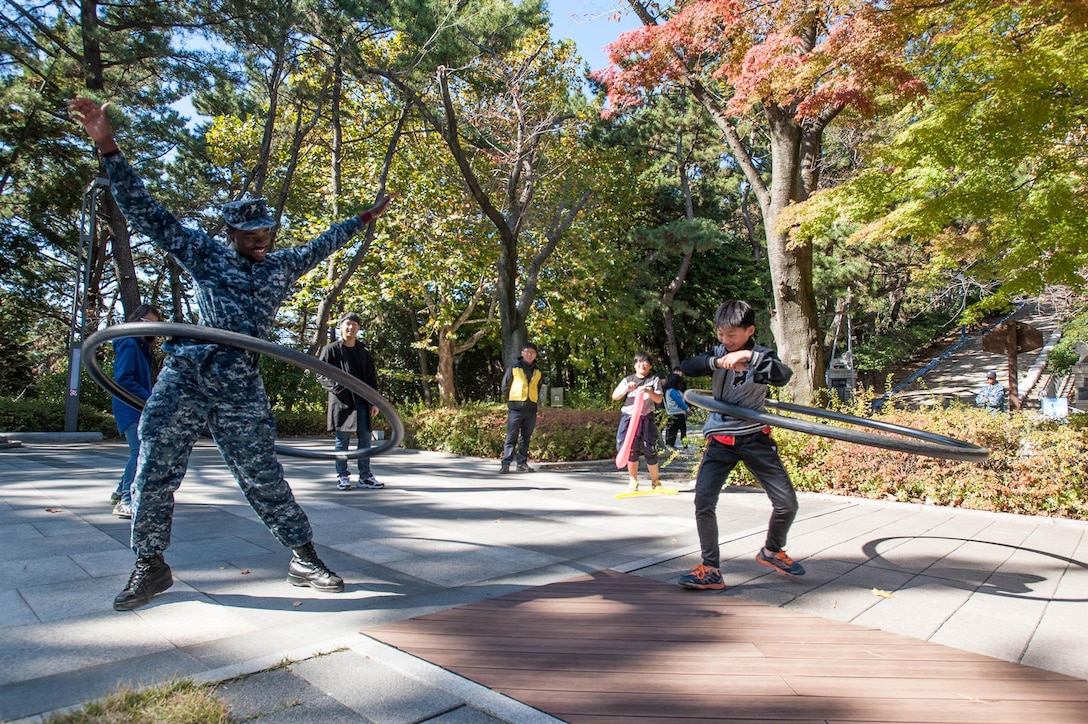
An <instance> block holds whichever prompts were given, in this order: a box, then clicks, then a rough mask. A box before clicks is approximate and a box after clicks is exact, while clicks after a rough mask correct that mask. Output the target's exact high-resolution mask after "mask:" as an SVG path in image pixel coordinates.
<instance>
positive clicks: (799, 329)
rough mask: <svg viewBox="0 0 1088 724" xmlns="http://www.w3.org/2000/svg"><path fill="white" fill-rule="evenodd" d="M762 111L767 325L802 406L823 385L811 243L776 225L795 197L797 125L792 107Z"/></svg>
mask: <svg viewBox="0 0 1088 724" xmlns="http://www.w3.org/2000/svg"><path fill="white" fill-rule="evenodd" d="M766 111H767V120H768V123H769V129H770V140H771V168H772V169H773V174H774V175H773V177H772V179H771V185H770V188H769V189H768V190H769V192H770V193H769V194H768V203H767V205H766V208H764V209H763V223H764V226H765V227H766V228H765V233H766V236H767V257H768V261H769V262H770V268H771V286H772V292H773V295H774V310H773V311H772V316H771V329H772V331H773V333H774V338H775V341H776V342H777V343H778V354H779V356H780V357H781V358H782V361H783V362H785V363H786V364H787V365H789V367H790V368H791V369H792V370H793V379H792V380H790V383H789V387H788V389H789V391H790V393H791V395H792V397H793V399H794V400H795V401H797V402H799V403H802V404H804V403H806V402H808V401H809V400H810V399H811V398H812V393H813V392H814V391H815V389H816V388H817V387H822V386H823V370H824V364H823V354H822V352H821V347H820V337H819V318H818V315H817V313H816V297H815V292H814V290H813V288H812V245H811V244H809V243H805V244H797V243H789V239H788V238H787V235H786V233H785V230H783V229H779V228H778V215H779V213H780V212H781V211H782V210H783V209H785V208H786V206H788V205H789V204H790V202H792V201H794V200H795V199H796V197H797V192H798V179H799V178H800V172H801V158H800V148H801V128H800V126H799V125H798V124H797V122H796V121H795V120H794V119H793V113H792V111H789V110H786V109H782V108H778V107H776V106H768V107H767V109H766Z"/></svg>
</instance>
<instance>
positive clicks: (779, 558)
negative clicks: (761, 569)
mask: <svg viewBox="0 0 1088 724" xmlns="http://www.w3.org/2000/svg"><path fill="white" fill-rule="evenodd" d="M756 561H757V562H758V563H762V564H763V565H765V566H767V567H768V568H773V569H774V570H775V571H776V572H777V573H781V574H782V575H783V576H790V577H791V578H792V577H794V576H803V575H805V569H804V567H803V566H802V565H801V564H800V563H796V562H795V561H794V560H793V559H792V558H790V557H789V556H787V555H786V551H778V552H777V553H775V552H772V551H769V550H767V549H766V548H760V549H759V553H756Z"/></svg>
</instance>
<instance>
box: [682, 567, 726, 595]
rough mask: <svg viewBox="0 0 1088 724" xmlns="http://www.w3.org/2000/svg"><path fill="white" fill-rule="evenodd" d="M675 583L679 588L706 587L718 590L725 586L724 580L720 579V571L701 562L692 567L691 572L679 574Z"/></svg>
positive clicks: (701, 588)
mask: <svg viewBox="0 0 1088 724" xmlns="http://www.w3.org/2000/svg"><path fill="white" fill-rule="evenodd" d="M676 583H677V585H679V586H680V587H681V588H694V589H696V590H698V591H705V590H707V589H710V590H712V591H720V590H722V589H723V588H725V581H723V580H722V572H721V571H719V570H718V569H717V568H712V567H711V566H704V565H702V564H699V565H697V566H695V567H694V568H692V569H691V573H688V574H687V575H684V576H680V577H679V578H678V579H676Z"/></svg>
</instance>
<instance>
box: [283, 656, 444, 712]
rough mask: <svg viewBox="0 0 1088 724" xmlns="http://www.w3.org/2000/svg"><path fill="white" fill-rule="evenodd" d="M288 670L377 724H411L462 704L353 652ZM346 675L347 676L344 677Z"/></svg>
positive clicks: (297, 665) (309, 662)
mask: <svg viewBox="0 0 1088 724" xmlns="http://www.w3.org/2000/svg"><path fill="white" fill-rule="evenodd" d="M290 668H291V671H292V672H293V673H294V674H295V675H296V676H299V677H301V678H302V679H305V680H306V681H308V682H309V683H310V684H311V685H313V686H315V687H316V688H318V689H320V690H321V691H323V692H326V693H327V694H328V695H329V696H331V697H333V698H334V699H336V700H337V701H339V702H340V703H342V704H344V705H345V706H347V707H348V708H350V709H352V710H353V711H355V712H358V713H359V714H361V715H363V716H364V717H366V718H367V719H368V720H370V721H373V722H376V723H377V724H413V723H414V722H420V721H424V720H426V719H429V718H431V717H434V716H437V715H439V714H443V713H446V712H449V711H452V710H454V709H457V708H459V707H460V706H461V705H462V702H461V700H460V699H458V698H456V697H454V696H452V695H450V694H447V693H446V692H444V691H440V690H438V689H434V688H432V687H428V686H424V685H423V684H421V682H420V681H418V680H417V679H413V678H411V677H408V676H405V675H403V674H401V673H399V672H397V671H394V670H392V669H389V668H388V667H385V666H381V665H380V664H377V663H376V662H374V661H373V660H372V659H366V658H363V657H361V656H359V655H358V654H356V653H355V652H353V651H340V652H335V653H332V654H329V655H327V656H319V657H316V658H313V659H308V660H306V661H302V662H299V663H297V664H293V665H292V666H291V667H290ZM347 672H350V675H345V674H346V673H347Z"/></svg>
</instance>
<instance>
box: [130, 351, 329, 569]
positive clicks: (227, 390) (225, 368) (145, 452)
mask: <svg viewBox="0 0 1088 724" xmlns="http://www.w3.org/2000/svg"><path fill="white" fill-rule="evenodd" d="M205 426H208V427H210V428H211V431H212V437H213V438H214V439H215V443H216V445H217V446H218V447H219V452H220V453H221V454H222V455H223V460H224V461H226V463H227V467H228V468H229V469H230V471H231V473H233V474H234V477H235V479H236V480H237V481H238V485H239V486H240V487H241V488H242V493H243V494H245V496H246V499H247V500H248V501H249V504H250V505H251V506H252V507H253V510H254V511H256V513H257V515H258V516H260V518H261V520H262V521H264V524H265V525H266V526H268V529H269V530H270V531H271V532H272V535H274V536H275V537H276V539H277V540H278V541H279V542H280V543H282V544H283V545H285V546H287V547H289V548H298V547H301V546H304V545H306V544H307V543H309V542H310V541H311V540H312V539H313V532H312V531H311V529H310V521H309V520H308V519H307V518H306V513H304V512H303V510H302V508H300V507H299V505H298V503H296V502H295V496H294V494H293V493H292V492H291V488H290V486H289V485H288V484H287V481H286V480H284V478H283V467H282V466H281V465H280V463H279V460H277V459H276V453H275V449H274V446H275V437H276V422H275V419H274V418H273V417H272V411H271V409H270V407H269V403H268V396H267V395H266V394H265V391H264V384H263V383H262V382H261V378H260V375H259V373H258V372H257V369H256V368H255V367H254V366H253V365H252V364H251V363H250V362H249V360H247V359H246V358H245V357H244V356H243V353H241V352H240V351H238V350H233V349H229V348H220V349H219V350H218V351H216V352H214V353H212V355H210V356H209V358H208V359H206V360H205V361H204V363H203V364H201V363H198V362H195V361H193V360H190V359H187V358H184V357H175V356H170V357H168V358H167V361H166V364H165V366H164V367H163V370H162V373H161V374H160V375H159V379H158V381H157V382H156V383H155V387H154V389H153V390H152V392H151V397H150V398H149V399H148V400H147V404H146V406H145V407H144V411H143V414H142V415H141V417H140V441H141V445H140V465H139V472H138V473H137V475H136V480H135V481H134V483H133V486H132V507H133V513H132V550H133V551H135V552H136V555H137V556H152V555H156V554H159V553H162V552H163V551H164V550H166V548H167V547H168V546H169V545H170V527H171V524H172V522H173V517H174V491H175V490H177V489H178V486H180V485H181V479H182V478H183V477H184V476H185V471H186V468H187V467H188V465H189V454H190V453H191V452H192V449H193V445H194V444H196V440H197V438H198V437H199V436H200V434H201V433H202V432H203V431H204V428H205Z"/></svg>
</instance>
